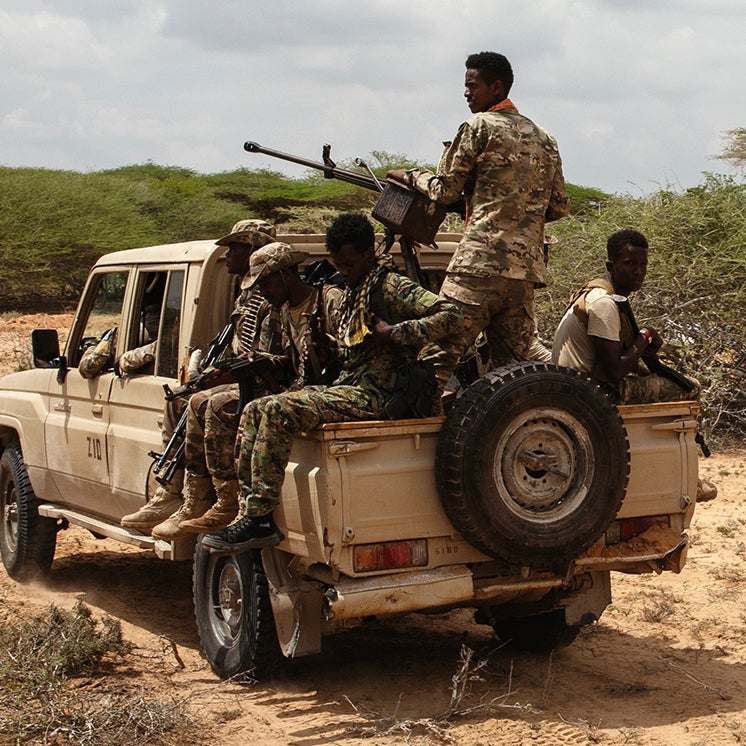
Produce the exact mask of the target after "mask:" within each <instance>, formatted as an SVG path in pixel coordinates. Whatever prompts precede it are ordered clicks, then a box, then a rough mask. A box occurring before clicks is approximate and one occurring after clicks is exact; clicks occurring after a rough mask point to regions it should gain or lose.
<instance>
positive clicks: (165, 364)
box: [156, 270, 184, 378]
mask: <svg viewBox="0 0 746 746" xmlns="http://www.w3.org/2000/svg"><path fill="white" fill-rule="evenodd" d="M183 295H184V272H183V270H179V271H178V272H177V271H174V272H169V275H168V283H167V287H166V299H165V303H164V304H163V314H162V317H161V333H160V336H159V338H158V340H159V341H158V346H159V350H158V367H157V370H156V374H157V375H159V376H166V377H167V378H177V376H178V369H179V328H180V327H181V301H182V297H183Z"/></svg>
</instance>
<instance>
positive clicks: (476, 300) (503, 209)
mask: <svg viewBox="0 0 746 746" xmlns="http://www.w3.org/2000/svg"><path fill="white" fill-rule="evenodd" d="M494 108H495V110H492V111H486V112H480V113H478V114H475V115H474V116H473V117H472V118H471V119H469V120H468V121H466V122H464V123H463V124H462V125H461V127H460V128H459V131H458V133H457V134H456V137H455V138H454V140H453V142H452V143H449V144H448V145H447V147H446V151H445V153H444V154H443V157H442V158H441V161H440V163H439V164H438V169H437V173H436V174H433V173H432V172H430V171H427V170H426V169H420V168H415V169H410V170H408V171H407V172H406V178H405V180H406V181H407V182H408V183H409V184H411V185H412V186H413V187H414V188H415V189H417V190H418V191H420V192H422V193H423V194H426V195H427V196H428V197H430V199H432V200H434V201H436V202H440V203H444V204H450V203H453V202H455V201H456V200H457V199H458V198H459V197H460V195H461V193H462V192H463V193H464V196H465V197H466V202H467V216H466V217H467V222H466V225H465V228H464V234H463V238H462V240H461V243H460V244H459V247H458V249H457V250H456V251H455V253H454V255H453V257H452V259H451V262H450V264H449V266H448V271H447V274H446V280H445V282H444V283H443V287H442V288H441V293H440V297H441V298H443V299H447V300H449V301H451V302H452V303H454V304H455V305H457V306H458V307H459V308H460V309H461V310H462V311H463V313H464V318H465V324H464V327H463V328H462V330H460V331H459V334H458V335H453V336H449V337H448V338H447V339H445V340H442V341H441V342H440V343H439V344H437V345H428V346H427V347H426V348H425V349H424V350H423V351H422V354H421V357H422V358H424V359H428V360H431V361H432V362H433V363H434V364H435V366H436V369H437V370H438V377H439V379H440V380H441V381H443V382H445V381H447V379H448V378H449V377H450V374H451V373H452V372H453V370H454V369H455V368H456V365H457V364H458V360H459V358H460V357H461V354H462V353H463V352H464V350H465V349H466V348H467V347H469V346H470V345H471V344H472V343H473V342H474V340H475V338H476V336H477V334H478V333H479V332H480V331H482V330H485V332H486V334H487V337H488V343H489V349H490V355H491V357H492V363H493V364H494V365H496V364H499V363H502V362H508V361H511V360H523V359H526V358H527V357H528V355H529V348H530V345H531V342H532V338H533V333H534V330H535V327H536V320H535V313H534V288H535V287H536V286H542V285H545V284H546V282H547V268H546V262H545V258H544V224H545V222H547V221H551V220H557V219H559V218H561V217H563V216H564V215H567V214H568V208H569V202H568V198H567V194H566V192H565V182H564V177H563V175H562V163H561V159H560V155H559V151H558V149H557V143H556V142H555V140H554V138H553V137H552V136H551V135H550V134H549V133H548V132H547V131H546V130H544V129H542V128H541V127H539V126H537V125H536V124H534V123H533V122H532V121H531V120H530V119H527V118H526V117H524V116H522V115H520V114H519V113H518V110H517V109H516V108H515V107H514V106H513V104H512V103H511V102H510V101H509V100H508V99H506V100H505V101H503V102H501V104H498V106H497V107H494Z"/></svg>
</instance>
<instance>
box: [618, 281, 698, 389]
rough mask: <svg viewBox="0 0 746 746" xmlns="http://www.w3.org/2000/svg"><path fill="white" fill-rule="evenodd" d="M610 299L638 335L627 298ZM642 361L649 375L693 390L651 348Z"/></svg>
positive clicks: (692, 386)
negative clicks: (651, 374) (653, 374)
mask: <svg viewBox="0 0 746 746" xmlns="http://www.w3.org/2000/svg"><path fill="white" fill-rule="evenodd" d="M611 297H612V299H613V300H614V302H615V303H616V304H617V307H618V308H619V311H620V312H621V313H623V314H624V315H625V316H626V317H627V319H628V320H629V323H630V326H631V327H632V333H633V334H634V335H635V336H637V335H638V334H639V333H640V327H639V326H637V320H636V319H635V315H634V314H633V313H632V306H630V304H629V298H627V297H625V296H624V295H612V296H611ZM642 361H643V363H645V366H646V367H647V369H648V370H649V371H650V372H651V373H655V374H656V375H658V376H662V377H663V378H668V380H669V381H673V382H674V383H675V384H677V385H678V386H681V388H682V389H684V391H686V392H689V391H693V390H694V384H693V383H692V382H691V381H690V380H689V379H688V378H687V377H686V376H685V375H683V374H681V373H679V372H678V371H677V370H674V369H673V368H670V367H669V366H668V365H666V364H665V363H663V362H661V360H660V358H659V357H658V356H657V355H656V354H655V350H653V349H652V348H651V347H648V349H647V350H646V351H645V353H644V354H643V356H642Z"/></svg>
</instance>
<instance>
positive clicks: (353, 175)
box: [243, 140, 381, 192]
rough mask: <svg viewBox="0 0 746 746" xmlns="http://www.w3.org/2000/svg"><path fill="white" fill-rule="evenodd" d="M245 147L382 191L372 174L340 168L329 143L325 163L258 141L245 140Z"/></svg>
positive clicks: (328, 175) (250, 150) (249, 150)
mask: <svg viewBox="0 0 746 746" xmlns="http://www.w3.org/2000/svg"><path fill="white" fill-rule="evenodd" d="M243 147H244V150H245V151H247V152H248V153H262V154H263V155H270V156H272V157H273V158H279V159H280V160H282V161H289V162H290V163H297V164H298V165H299V166H306V167H307V168H314V169H316V170H317V171H322V172H323V174H324V177H325V178H327V179H339V180H340V181H346V182H347V183H349V184H354V185H355V186H359V187H363V189H370V190H371V191H373V192H380V191H381V187H380V185H379V183H378V181H377V180H376V179H374V178H372V177H371V176H366V175H365V174H361V173H359V172H357V171H348V170H347V169H346V168H338V167H337V164H336V163H334V161H332V160H331V158H330V157H329V153H330V146H329V145H324V150H323V153H324V162H323V163H321V162H319V161H312V160H309V159H307V158H301V157H300V156H297V155H291V154H290V153H283V152H282V151H280V150H272V149H271V148H264V147H262V146H261V145H260V144H259V143H258V142H252V141H251V140H248V141H247V142H245V143H244V145H243Z"/></svg>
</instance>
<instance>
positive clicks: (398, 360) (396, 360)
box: [334, 270, 463, 394]
mask: <svg viewBox="0 0 746 746" xmlns="http://www.w3.org/2000/svg"><path fill="white" fill-rule="evenodd" d="M374 271H375V270H374ZM355 290H356V288H348V289H347V290H345V293H346V294H347V293H354V292H355ZM369 310H370V313H371V314H372V315H375V316H377V317H378V318H380V319H383V320H384V321H387V322H388V323H389V324H391V325H392V326H393V327H394V328H393V331H392V332H391V342H392V344H390V345H389V346H388V347H386V348H384V349H383V350H380V349H378V350H371V349H370V347H369V345H367V344H366V342H362V343H360V344H357V345H355V346H354V347H342V348H341V349H340V356H341V359H342V372H341V373H340V375H339V376H338V377H337V380H336V381H335V382H334V383H335V384H337V385H346V386H364V387H366V388H372V389H375V390H377V391H379V392H381V393H383V394H390V393H391V392H392V391H393V390H394V387H395V385H396V378H397V374H398V372H399V371H401V370H402V369H403V368H405V367H406V366H408V365H411V364H412V362H414V360H415V359H416V358H417V353H418V352H419V350H420V348H421V347H422V346H423V345H425V344H426V343H428V342H435V341H437V340H439V339H441V338H442V337H445V336H447V335H450V334H453V333H457V332H458V331H459V328H460V326H461V324H462V322H463V315H462V313H461V311H459V309H458V308H456V306H454V305H453V304H452V303H449V302H448V301H445V300H440V299H439V298H438V296H437V295H435V294H434V293H431V292H430V291H429V290H425V288H423V287H421V286H420V285H418V284H417V283H416V282H413V281H412V280H410V279H409V278H408V277H405V276H404V275H400V274H397V273H395V272H386V273H385V275H384V276H383V279H382V281H381V283H380V284H379V286H378V287H377V288H375V289H374V290H373V291H372V292H371V296H370V308H369ZM337 336H338V338H342V337H343V331H342V330H338V333H337ZM366 341H367V340H366Z"/></svg>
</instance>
